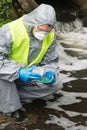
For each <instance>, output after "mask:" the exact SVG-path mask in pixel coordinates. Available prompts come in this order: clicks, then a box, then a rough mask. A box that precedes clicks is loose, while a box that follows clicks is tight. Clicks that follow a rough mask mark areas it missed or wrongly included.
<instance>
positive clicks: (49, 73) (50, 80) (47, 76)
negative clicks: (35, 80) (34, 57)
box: [41, 71, 55, 85]
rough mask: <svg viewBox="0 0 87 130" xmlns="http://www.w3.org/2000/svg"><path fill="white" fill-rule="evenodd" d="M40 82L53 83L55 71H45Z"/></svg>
mask: <svg viewBox="0 0 87 130" xmlns="http://www.w3.org/2000/svg"><path fill="white" fill-rule="evenodd" d="M41 82H42V83H44V84H47V85H51V84H53V83H54V82H55V73H54V72H52V71H47V72H46V73H45V74H44V76H43V78H42V79H41Z"/></svg>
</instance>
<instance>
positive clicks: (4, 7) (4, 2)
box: [0, 0, 12, 26]
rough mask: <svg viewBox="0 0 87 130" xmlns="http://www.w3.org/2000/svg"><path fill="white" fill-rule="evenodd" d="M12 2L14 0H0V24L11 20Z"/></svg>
mask: <svg viewBox="0 0 87 130" xmlns="http://www.w3.org/2000/svg"><path fill="white" fill-rule="evenodd" d="M11 3H12V0H0V26H2V25H3V24H5V23H7V22H8V21H11V16H10V11H9V8H10V5H11Z"/></svg>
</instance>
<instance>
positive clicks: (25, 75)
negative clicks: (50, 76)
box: [18, 66, 41, 82]
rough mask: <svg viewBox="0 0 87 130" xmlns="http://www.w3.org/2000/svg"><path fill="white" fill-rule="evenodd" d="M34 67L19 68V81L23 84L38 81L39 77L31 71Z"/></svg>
mask: <svg viewBox="0 0 87 130" xmlns="http://www.w3.org/2000/svg"><path fill="white" fill-rule="evenodd" d="M35 67H36V66H31V67H28V68H21V69H20V70H19V72H18V75H19V79H21V80H22V81H24V82H30V81H32V80H40V79H41V75H40V74H37V73H33V72H32V70H33V69H34V68H35Z"/></svg>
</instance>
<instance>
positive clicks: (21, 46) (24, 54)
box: [8, 18, 54, 66]
mask: <svg viewBox="0 0 87 130" xmlns="http://www.w3.org/2000/svg"><path fill="white" fill-rule="evenodd" d="M8 26H9V28H10V30H11V34H12V39H13V45H12V48H11V53H10V54H9V57H10V58H11V59H13V60H15V61H17V62H19V63H22V64H27V65H28V54H29V46H30V45H29V44H30V38H29V36H28V34H27V31H26V28H25V26H24V25H23V22H22V18H19V19H18V20H15V21H13V22H11V23H8ZM53 40H54V32H50V33H49V34H47V36H46V38H45V39H44V40H43V42H42V48H41V51H40V53H39V55H38V56H37V57H36V58H35V59H34V60H33V61H32V62H31V63H30V64H29V65H28V66H31V65H33V64H38V63H40V62H41V60H42V58H43V57H44V55H45V53H46V51H47V50H48V48H49V47H50V45H51V44H52V42H53Z"/></svg>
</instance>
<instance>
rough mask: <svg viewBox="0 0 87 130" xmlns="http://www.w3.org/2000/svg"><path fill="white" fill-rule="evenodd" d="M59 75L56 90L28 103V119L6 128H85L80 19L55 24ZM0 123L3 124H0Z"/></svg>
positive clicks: (85, 33)
mask: <svg viewBox="0 0 87 130" xmlns="http://www.w3.org/2000/svg"><path fill="white" fill-rule="evenodd" d="M56 34H57V43H58V50H59V56H60V59H59V67H60V78H61V80H62V82H63V85H64V88H63V89H62V90H60V91H59V92H58V93H56V94H54V95H51V96H49V97H46V98H44V99H43V100H37V101H35V102H33V103H31V104H27V105H26V108H27V110H28V112H29V117H30V120H29V122H28V123H25V124H23V125H22V124H21V125H17V124H14V123H13V124H10V125H8V126H7V123H6V124H5V123H3V124H1V126H0V129H4V130H5V129H6V130H10V129H11V130H14V129H16V130H87V28H84V27H82V23H81V21H79V20H76V21H74V22H73V23H69V24H67V23H66V24H64V23H57V26H56ZM2 126H3V127H2Z"/></svg>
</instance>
